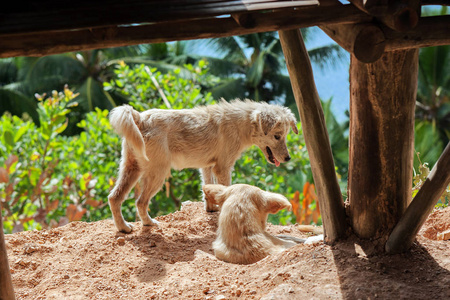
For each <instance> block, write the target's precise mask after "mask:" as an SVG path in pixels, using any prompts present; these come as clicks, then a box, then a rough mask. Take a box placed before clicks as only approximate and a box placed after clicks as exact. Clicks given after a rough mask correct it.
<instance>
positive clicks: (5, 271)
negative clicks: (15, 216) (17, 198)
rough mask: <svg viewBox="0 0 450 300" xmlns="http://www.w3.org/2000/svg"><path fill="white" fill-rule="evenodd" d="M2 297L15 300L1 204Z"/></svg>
mask: <svg viewBox="0 0 450 300" xmlns="http://www.w3.org/2000/svg"><path fill="white" fill-rule="evenodd" d="M0 299H2V300H14V299H15V296H14V290H13V286H12V281H11V274H10V272H9V263H8V255H7V253H6V246H5V236H4V234H3V218H2V215H1V205H0Z"/></svg>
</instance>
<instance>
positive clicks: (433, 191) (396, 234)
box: [386, 143, 450, 253]
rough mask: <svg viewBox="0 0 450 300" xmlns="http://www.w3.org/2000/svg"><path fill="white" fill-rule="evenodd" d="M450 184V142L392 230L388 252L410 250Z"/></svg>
mask: <svg viewBox="0 0 450 300" xmlns="http://www.w3.org/2000/svg"><path fill="white" fill-rule="evenodd" d="M449 184H450V143H448V144H447V147H445V150H444V152H443V153H442V155H441V157H440V158H439V160H438V161H437V163H436V164H435V165H434V167H433V169H432V170H431V172H430V174H429V175H428V177H427V180H426V181H425V182H424V184H423V185H422V187H421V188H420V190H419V192H418V193H417V195H416V197H414V200H413V201H412V202H411V204H410V205H409V206H408V208H407V209H406V211H405V214H404V215H403V216H402V218H401V219H400V221H399V222H398V224H397V225H396V226H395V228H394V230H393V231H392V233H391V235H390V236H389V239H388V241H387V243H386V252H388V253H400V252H404V251H406V250H408V249H409V248H410V247H411V245H412V244H413V242H414V239H415V238H416V235H417V233H418V232H419V230H420V227H422V225H423V223H425V221H426V219H427V218H428V215H429V214H430V213H431V212H432V211H433V208H434V206H435V205H436V203H437V202H438V201H439V197H440V196H441V195H442V193H443V192H444V191H445V189H446V188H447V186H448V185H449Z"/></svg>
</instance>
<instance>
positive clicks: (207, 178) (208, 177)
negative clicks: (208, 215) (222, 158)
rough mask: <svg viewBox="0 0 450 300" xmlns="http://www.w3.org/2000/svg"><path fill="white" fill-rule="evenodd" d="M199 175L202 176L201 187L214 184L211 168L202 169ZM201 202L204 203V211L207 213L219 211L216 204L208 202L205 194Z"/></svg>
mask: <svg viewBox="0 0 450 300" xmlns="http://www.w3.org/2000/svg"><path fill="white" fill-rule="evenodd" d="M201 174H202V181H203V186H205V185H207V184H213V183H214V177H213V171H212V167H206V168H202V169H201ZM203 201H204V202H205V210H206V211H207V212H213V211H218V210H219V207H218V206H217V205H216V204H214V203H211V201H209V200H208V198H207V197H205V194H203Z"/></svg>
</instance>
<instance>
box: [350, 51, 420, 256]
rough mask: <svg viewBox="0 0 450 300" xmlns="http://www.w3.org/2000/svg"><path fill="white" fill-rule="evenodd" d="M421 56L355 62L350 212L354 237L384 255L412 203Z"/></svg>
mask: <svg viewBox="0 0 450 300" xmlns="http://www.w3.org/2000/svg"><path fill="white" fill-rule="evenodd" d="M418 52H419V51H418V49H412V50H405V51H395V52H386V53H384V54H383V56H382V57H381V59H379V60H377V61H376V62H374V63H368V64H366V63H362V62H360V61H358V60H357V59H356V58H355V57H354V56H353V55H352V56H351V59H350V135H349V175H348V197H349V198H348V202H349V210H348V212H349V216H350V218H351V223H352V228H353V231H354V232H355V234H356V235H358V236H359V237H360V238H364V239H371V240H373V241H374V243H376V246H377V249H378V250H380V251H383V252H384V244H385V242H386V240H387V238H388V237H389V234H390V232H391V231H392V229H393V228H394V226H395V225H396V224H397V222H398V221H399V220H400V217H401V216H402V214H403V213H404V211H405V210H406V207H407V205H408V203H409V202H410V200H411V182H412V173H413V172H412V167H413V154H414V151H413V150H414V108H415V100H416V92H417V78H418V75H417V74H418Z"/></svg>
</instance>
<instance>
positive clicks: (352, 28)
mask: <svg viewBox="0 0 450 300" xmlns="http://www.w3.org/2000/svg"><path fill="white" fill-rule="evenodd" d="M320 29H322V30H323V31H324V32H325V33H326V34H327V35H328V36H329V37H331V38H332V39H333V40H334V41H336V43H338V44H339V45H340V46H341V47H342V48H344V49H345V50H347V51H348V52H350V53H352V54H353V55H355V57H356V58H357V59H358V60H359V61H362V62H365V63H369V62H374V61H376V60H378V59H379V58H380V57H381V55H383V53H384V49H385V47H386V38H385V36H384V33H383V31H382V30H381V28H380V27H378V26H377V25H375V24H373V23H365V24H348V25H346V24H342V25H324V26H320Z"/></svg>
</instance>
